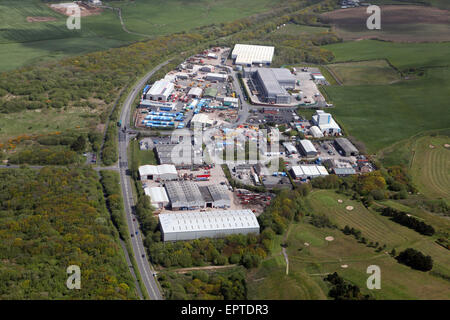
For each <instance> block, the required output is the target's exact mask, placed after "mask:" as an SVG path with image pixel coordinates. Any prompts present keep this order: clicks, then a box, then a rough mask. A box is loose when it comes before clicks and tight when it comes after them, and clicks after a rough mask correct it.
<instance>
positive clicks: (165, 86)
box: [145, 79, 174, 101]
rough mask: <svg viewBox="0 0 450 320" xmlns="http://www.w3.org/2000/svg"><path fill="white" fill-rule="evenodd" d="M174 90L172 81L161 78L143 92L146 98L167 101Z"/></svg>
mask: <svg viewBox="0 0 450 320" xmlns="http://www.w3.org/2000/svg"><path fill="white" fill-rule="evenodd" d="M173 90H174V85H173V83H172V82H170V81H168V80H165V79H162V80H159V81H156V82H155V83H154V84H153V85H152V87H151V88H150V90H148V91H147V93H146V94H145V98H146V99H148V100H156V101H167V100H168V99H169V96H170V95H171V94H172V92H173Z"/></svg>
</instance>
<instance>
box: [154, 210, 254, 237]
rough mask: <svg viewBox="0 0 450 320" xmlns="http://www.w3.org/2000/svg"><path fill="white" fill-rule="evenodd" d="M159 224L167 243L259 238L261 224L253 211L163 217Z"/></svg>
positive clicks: (162, 215)
mask: <svg viewBox="0 0 450 320" xmlns="http://www.w3.org/2000/svg"><path fill="white" fill-rule="evenodd" d="M159 224H160V228H161V234H162V237H163V241H178V240H194V239H199V238H221V237H226V236H228V235H231V234H249V233H255V234H259V223H258V220H257V219H256V216H255V214H254V213H253V212H252V211H251V210H226V211H225V210H224V211H209V212H188V213H162V214H160V215H159Z"/></svg>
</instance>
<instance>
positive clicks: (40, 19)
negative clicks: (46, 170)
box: [27, 17, 58, 22]
mask: <svg viewBox="0 0 450 320" xmlns="http://www.w3.org/2000/svg"><path fill="white" fill-rule="evenodd" d="M56 20H58V19H56V18H54V17H27V22H48V21H56Z"/></svg>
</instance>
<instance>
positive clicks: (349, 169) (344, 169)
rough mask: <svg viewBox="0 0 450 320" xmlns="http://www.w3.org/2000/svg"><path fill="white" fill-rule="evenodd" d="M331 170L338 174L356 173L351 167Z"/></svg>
mask: <svg viewBox="0 0 450 320" xmlns="http://www.w3.org/2000/svg"><path fill="white" fill-rule="evenodd" d="M333 172H334V174H336V175H338V176H349V175H352V174H356V170H355V169H353V168H333Z"/></svg>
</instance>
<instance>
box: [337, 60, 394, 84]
mask: <svg viewBox="0 0 450 320" xmlns="http://www.w3.org/2000/svg"><path fill="white" fill-rule="evenodd" d="M328 67H329V68H330V69H331V70H332V71H333V72H334V73H335V75H336V76H337V77H338V78H339V80H341V82H342V83H343V84H344V85H363V84H376V85H378V84H390V83H393V82H396V81H399V80H400V79H401V77H400V75H399V73H398V72H397V71H396V70H394V69H393V68H392V67H391V66H390V65H389V64H388V63H387V61H386V60H372V61H361V62H344V63H335V64H330V65H328Z"/></svg>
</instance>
